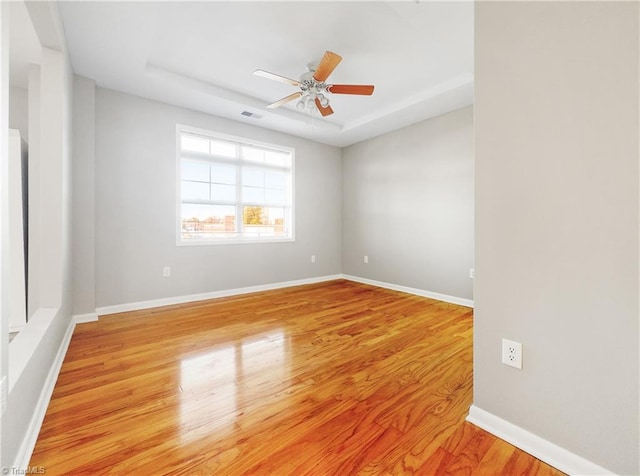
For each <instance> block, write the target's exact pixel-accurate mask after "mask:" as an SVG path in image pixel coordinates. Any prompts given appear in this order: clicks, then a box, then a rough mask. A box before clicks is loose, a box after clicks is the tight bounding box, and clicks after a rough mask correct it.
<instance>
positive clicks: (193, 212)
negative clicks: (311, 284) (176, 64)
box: [177, 126, 294, 244]
mask: <svg viewBox="0 0 640 476" xmlns="http://www.w3.org/2000/svg"><path fill="white" fill-rule="evenodd" d="M177 135H178V147H177V149H178V151H177V153H178V175H179V177H178V210H179V212H178V244H211V243H230V242H263V241H291V240H293V236H294V235H293V162H294V160H293V159H294V151H293V149H290V148H286V147H280V146H275V145H272V144H264V143H258V142H253V141H249V140H246V139H241V138H238V137H231V136H222V135H218V134H214V133H211V132H207V131H200V130H196V129H192V128H187V127H184V126H178V131H177Z"/></svg>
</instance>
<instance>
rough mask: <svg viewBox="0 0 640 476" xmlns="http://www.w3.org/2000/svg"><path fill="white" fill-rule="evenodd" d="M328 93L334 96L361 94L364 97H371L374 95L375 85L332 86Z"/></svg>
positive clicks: (329, 87) (328, 88)
mask: <svg viewBox="0 0 640 476" xmlns="http://www.w3.org/2000/svg"><path fill="white" fill-rule="evenodd" d="M327 91H329V92H330V93H333V94H360V95H363V96H371V95H372V94H373V85H371V84H330V85H329V86H327Z"/></svg>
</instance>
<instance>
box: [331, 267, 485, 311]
mask: <svg viewBox="0 0 640 476" xmlns="http://www.w3.org/2000/svg"><path fill="white" fill-rule="evenodd" d="M342 277H343V278H344V279H348V280H349V281H355V282H357V283H363V284H370V285H372V286H378V287H379V288H386V289H391V290H393V291H400V292H403V293H409V294H415V295H416V296H422V297H426V298H431V299H437V300H438V301H444V302H448V303H451V304H458V305H460V306H466V307H473V301H472V300H471V299H464V298H459V297H456V296H449V295H448V294H440V293H434V292H431V291H425V290H423V289H418V288H410V287H408V286H400V285H398V284H391V283H385V282H383V281H376V280H374V279H367V278H360V277H358V276H351V275H348V274H344V275H342Z"/></svg>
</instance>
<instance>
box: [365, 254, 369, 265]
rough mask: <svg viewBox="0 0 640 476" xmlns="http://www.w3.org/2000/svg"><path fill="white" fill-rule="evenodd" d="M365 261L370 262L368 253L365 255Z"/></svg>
mask: <svg viewBox="0 0 640 476" xmlns="http://www.w3.org/2000/svg"><path fill="white" fill-rule="evenodd" d="M364 262H365V263H368V262H369V257H368V256H366V255H365V257H364Z"/></svg>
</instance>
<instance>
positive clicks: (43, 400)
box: [13, 319, 76, 469]
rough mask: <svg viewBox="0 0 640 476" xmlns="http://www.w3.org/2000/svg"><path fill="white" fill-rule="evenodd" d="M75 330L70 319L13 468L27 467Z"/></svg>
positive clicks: (72, 320) (74, 324) (73, 323)
mask: <svg viewBox="0 0 640 476" xmlns="http://www.w3.org/2000/svg"><path fill="white" fill-rule="evenodd" d="M75 328H76V322H75V320H74V319H71V320H70V321H69V325H68V326H67V331H66V332H65V334H64V337H63V338H62V342H60V347H59V348H58V353H57V354H56V357H55V359H54V360H53V362H52V363H51V367H50V368H49V374H48V375H47V379H46V380H45V382H44V385H43V386H42V390H41V391H40V396H39V397H38V403H37V404H36V408H35V410H34V412H33V416H32V417H31V421H30V422H29V427H28V428H27V431H26V433H25V436H24V438H23V440H22V444H21V445H20V448H19V449H18V454H17V455H16V459H15V461H14V462H13V468H20V469H26V468H27V467H28V466H29V461H30V460H31V455H32V453H33V450H34V448H35V447H36V442H37V441H38V435H39V434H40V428H41V427H42V422H43V421H44V416H45V414H46V413H47V408H48V407H49V401H50V400H51V395H52V394H53V389H54V387H55V385H56V381H57V380H58V374H59V373H60V369H61V368H62V362H63V361H64V357H65V355H66V354H67V349H68V348H69V343H70V342H71V336H73V331H74V329H75Z"/></svg>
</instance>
